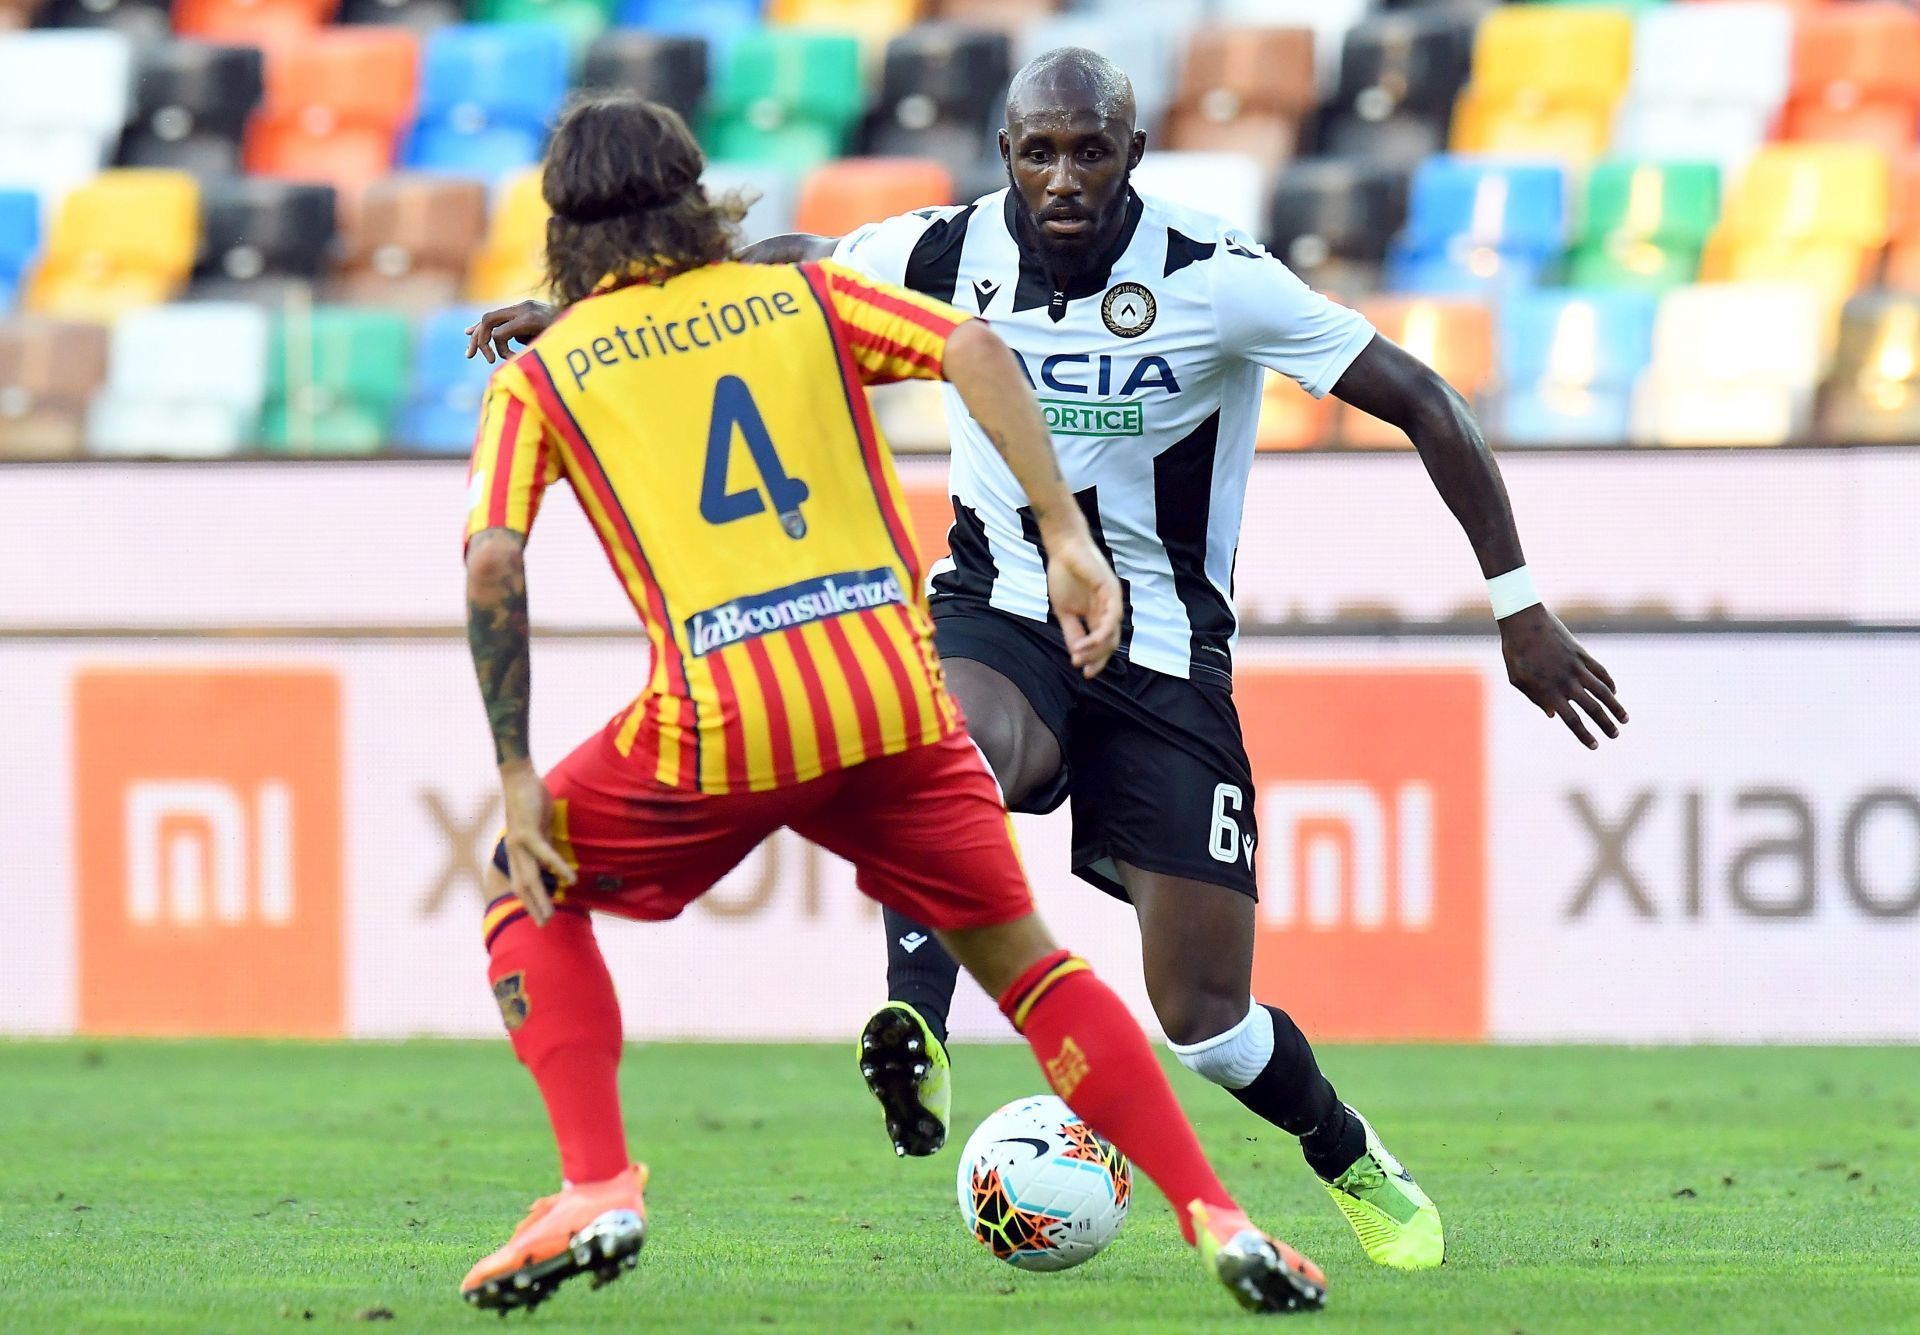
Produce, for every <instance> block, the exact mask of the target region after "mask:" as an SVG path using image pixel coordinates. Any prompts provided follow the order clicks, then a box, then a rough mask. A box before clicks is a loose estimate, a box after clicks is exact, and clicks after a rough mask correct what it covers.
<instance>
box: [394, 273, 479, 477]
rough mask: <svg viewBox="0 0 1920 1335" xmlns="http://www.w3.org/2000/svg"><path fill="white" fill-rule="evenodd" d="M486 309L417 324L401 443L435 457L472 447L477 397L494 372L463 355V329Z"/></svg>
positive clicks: (457, 311)
mask: <svg viewBox="0 0 1920 1335" xmlns="http://www.w3.org/2000/svg"><path fill="white" fill-rule="evenodd" d="M485 309H486V308H485V307H483V306H454V307H449V308H447V309H445V310H438V311H435V312H434V313H433V314H432V315H430V316H428V317H427V318H426V319H425V320H424V321H422V322H421V325H420V335H419V338H418V339H417V341H416V342H415V344H414V348H415V352H414V359H413V385H412V388H411V390H410V391H409V393H408V398H407V407H406V411H405V413H404V414H402V416H401V419H400V426H399V430H398V433H397V434H398V436H399V439H400V442H401V443H402V444H404V445H407V446H410V447H411V448H413V449H416V450H426V451H430V452H432V453H436V454H465V453H467V452H468V451H469V450H471V449H472V448H473V437H474V431H475V429H476V427H477V426H478V425H479V420H480V398H481V395H482V394H484V393H485V392H486V388H487V377H488V376H490V375H492V374H493V369H494V368H493V366H492V364H491V363H489V362H486V361H484V360H482V359H481V358H479V357H472V358H469V357H468V356H467V335H466V331H467V330H468V329H469V328H470V327H472V325H473V323H474V321H476V320H478V319H479V318H480V316H481V315H482V313H484V311H485Z"/></svg>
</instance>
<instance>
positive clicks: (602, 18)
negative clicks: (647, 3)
mask: <svg viewBox="0 0 1920 1335" xmlns="http://www.w3.org/2000/svg"><path fill="white" fill-rule="evenodd" d="M613 5H614V0H473V6H472V9H471V11H470V13H471V17H472V19H473V21H474V22H476V23H543V24H547V25H549V26H551V27H555V28H558V29H560V31H562V32H564V33H565V34H566V35H567V44H568V46H569V47H571V49H572V50H573V51H574V52H575V53H576V55H577V54H578V53H581V52H584V51H585V50H586V49H587V47H588V46H590V45H591V44H592V42H593V40H594V38H596V37H598V36H599V35H600V34H601V33H603V32H605V31H606V29H607V25H608V24H609V23H611V22H612V21H613Z"/></svg>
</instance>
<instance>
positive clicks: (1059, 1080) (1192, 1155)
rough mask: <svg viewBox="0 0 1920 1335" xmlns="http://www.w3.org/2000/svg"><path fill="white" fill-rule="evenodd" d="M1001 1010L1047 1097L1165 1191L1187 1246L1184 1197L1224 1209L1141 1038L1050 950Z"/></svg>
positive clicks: (1100, 991)
mask: <svg viewBox="0 0 1920 1335" xmlns="http://www.w3.org/2000/svg"><path fill="white" fill-rule="evenodd" d="M1000 1010H1001V1013H1002V1014H1004V1015H1005V1016H1006V1017H1007V1018H1008V1019H1010V1020H1012V1021H1013V1027H1014V1028H1015V1029H1018V1030H1019V1031H1020V1032H1021V1033H1022V1034H1024V1035H1026V1039H1027V1042H1028V1043H1029V1044H1031V1045H1032V1047H1033V1055H1034V1056H1035V1057H1037V1058H1039V1059H1040V1069H1041V1070H1042V1071H1044V1072H1046V1076H1047V1083H1048V1084H1050V1085H1052V1086H1053V1091H1054V1093H1056V1094H1058V1095H1059V1096H1060V1097H1061V1098H1062V1099H1065V1100H1066V1103H1067V1106H1068V1107H1070V1108H1072V1109H1073V1110H1074V1112H1076V1113H1078V1114H1079V1115H1080V1119H1081V1120H1082V1121H1084V1122H1085V1123H1086V1124H1087V1125H1088V1126H1090V1127H1092V1128H1093V1129H1094V1130H1095V1131H1097V1132H1099V1133H1100V1134H1101V1135H1103V1136H1105V1137H1106V1138H1107V1139H1108V1140H1110V1141H1112V1142H1113V1144H1114V1145H1115V1146H1116V1147H1117V1148H1118V1149H1119V1150H1120V1152H1121V1153H1122V1154H1124V1155H1126V1156H1127V1157H1128V1158H1129V1159H1131V1160H1133V1161H1134V1163H1136V1164H1138V1165H1139V1166H1140V1171H1141V1172H1143V1173H1145V1174H1146V1175H1147V1176H1148V1177H1150V1178H1152V1179H1153V1184H1154V1185H1155V1186H1157V1187H1159V1188H1160V1190H1161V1191H1163V1192H1165V1193H1166V1196H1167V1199H1168V1200H1169V1201H1171V1202H1172V1203H1173V1213H1174V1216H1175V1218H1177V1219H1178V1220H1179V1221H1180V1234H1181V1236H1182V1237H1184V1238H1186V1240H1187V1243H1188V1245H1192V1243H1193V1221H1192V1220H1190V1219H1189V1218H1188V1217H1187V1204H1188V1203H1189V1202H1190V1201H1193V1200H1196V1199H1197V1200H1201V1201H1205V1202H1206V1203H1207V1204H1209V1205H1222V1206H1232V1205H1233V1197H1232V1196H1229V1195H1228V1194H1227V1189H1226V1188H1225V1187H1223V1186H1222V1185H1220V1179H1219V1178H1218V1177H1216V1176H1214V1172H1213V1165H1211V1164H1209V1163H1208V1162H1207V1156H1206V1154H1205V1153H1204V1152H1203V1151H1202V1150H1201V1148H1200V1142H1199V1141H1198V1140H1197V1139H1196V1138H1195V1137H1194V1134H1193V1127H1192V1125H1191V1124H1190V1123H1188V1121H1187V1115H1186V1114H1185V1113H1184V1112H1182V1111H1181V1110H1180V1105H1179V1103H1177V1102H1176V1101H1175V1100H1174V1097H1173V1088H1172V1086H1170V1085H1168V1084H1167V1077H1166V1074H1165V1072H1163V1071H1162V1070H1161V1069H1160V1063H1159V1062H1157V1061H1155V1060H1154V1059H1153V1049H1152V1048H1150V1047H1148V1046H1147V1036H1146V1035H1145V1034H1143V1033H1141V1032H1140V1026H1139V1025H1138V1024H1137V1023H1135V1021H1134V1018H1133V1016H1132V1015H1131V1014H1129V1013H1128V1011H1127V1008H1126V1005H1125V1003H1123V1002H1122V1001H1121V1000H1120V998H1119V997H1117V996H1115V995H1114V993H1113V990H1112V989H1111V988H1109V987H1108V986H1107V985H1106V984H1105V983H1103V982H1101V981H1100V980H1099V979H1098V978H1096V977H1094V974H1093V970H1092V969H1091V968H1089V967H1088V965H1087V962H1086V961H1085V960H1083V959H1081V958H1080V957H1079V956H1077V955H1074V954H1071V953H1070V952H1068V951H1065V950H1058V951H1055V952H1054V953H1053V954H1051V955H1049V956H1047V957H1046V958H1045V959H1043V960H1041V961H1040V962H1039V963H1038V964H1035V965H1034V966H1033V967H1032V968H1031V969H1028V970H1027V971H1026V972H1025V973H1023V974H1021V975H1020V977H1019V978H1018V979H1017V980H1016V981H1015V982H1014V984H1013V986H1012V987H1010V988H1008V989H1007V990H1006V994H1005V995H1004V996H1002V997H1001V998H1000Z"/></svg>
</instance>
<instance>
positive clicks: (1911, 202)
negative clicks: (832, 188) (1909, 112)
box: [1882, 148, 1920, 292]
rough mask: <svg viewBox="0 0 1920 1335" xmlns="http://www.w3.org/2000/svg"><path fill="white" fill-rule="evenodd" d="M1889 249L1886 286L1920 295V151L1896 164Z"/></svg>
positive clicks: (1891, 203) (1890, 214) (1889, 226)
mask: <svg viewBox="0 0 1920 1335" xmlns="http://www.w3.org/2000/svg"><path fill="white" fill-rule="evenodd" d="M1888 215H1889V216H1888V230H1889V231H1891V232H1892V234H1893V244H1892V245H1890V246H1888V247H1887V268H1886V273H1885V274H1884V276H1883V279H1882V281H1883V284H1884V285H1885V286H1887V287H1890V288H1895V289H1897V290H1901V291H1906V292H1920V148H1916V149H1912V150H1910V151H1908V152H1906V153H1904V154H1902V155H1901V156H1899V157H1897V158H1895V159H1894V160H1893V191H1892V196H1891V200H1890V204H1889V208H1888Z"/></svg>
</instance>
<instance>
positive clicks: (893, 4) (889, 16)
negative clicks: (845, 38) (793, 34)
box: [766, 0, 926, 45]
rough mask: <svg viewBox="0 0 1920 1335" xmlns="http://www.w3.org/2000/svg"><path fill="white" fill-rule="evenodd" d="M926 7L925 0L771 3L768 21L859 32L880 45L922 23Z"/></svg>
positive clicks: (783, 0)
mask: <svg viewBox="0 0 1920 1335" xmlns="http://www.w3.org/2000/svg"><path fill="white" fill-rule="evenodd" d="M925 8H926V6H925V4H924V3H923V0H767V9H766V21H767V22H768V23H779V24H786V25H789V26H793V27H803V28H829V29H833V30H835V31H838V32H852V33H858V34H859V35H860V40H861V41H863V42H866V43H869V44H873V45H879V44H884V43H885V42H886V41H887V40H888V39H890V38H893V37H896V36H898V35H899V34H901V33H903V32H905V31H906V30H907V29H909V28H911V27H912V26H913V25H914V24H915V23H917V22H919V21H920V19H921V17H922V11H923V10H924V9H925Z"/></svg>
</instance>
